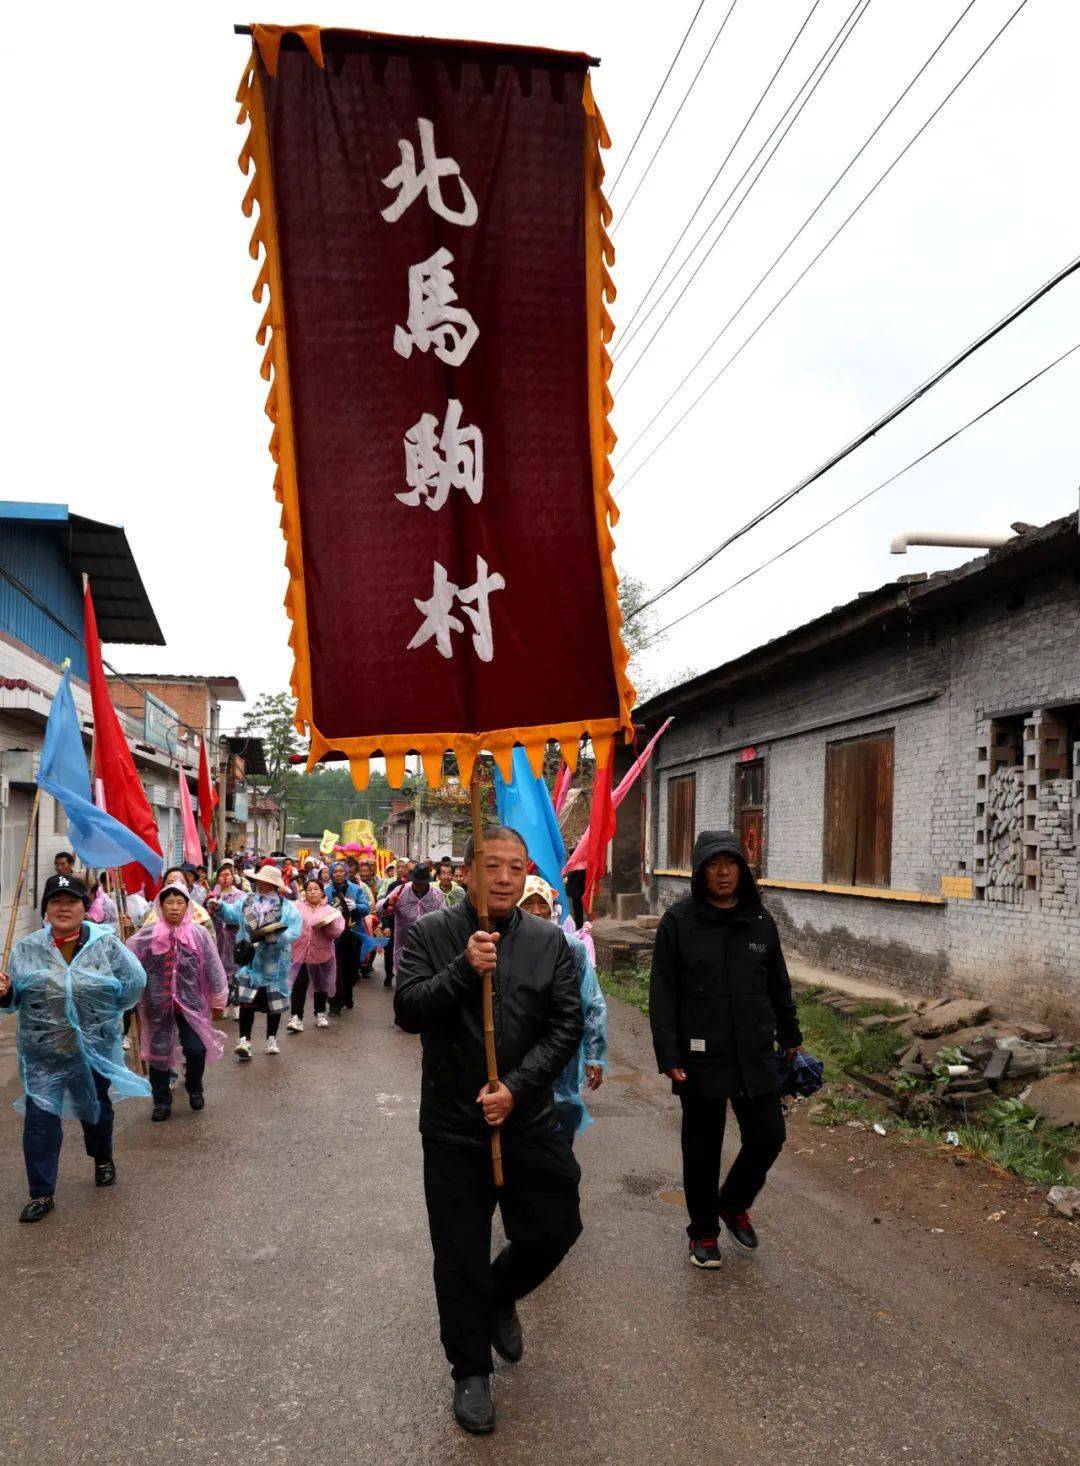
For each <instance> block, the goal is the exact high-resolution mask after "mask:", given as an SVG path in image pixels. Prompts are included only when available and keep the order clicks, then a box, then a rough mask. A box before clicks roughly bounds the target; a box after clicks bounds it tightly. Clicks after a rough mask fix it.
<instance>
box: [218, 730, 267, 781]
mask: <svg viewBox="0 0 1080 1466" xmlns="http://www.w3.org/2000/svg"><path fill="white" fill-rule="evenodd" d="M225 745H226V747H227V748H228V750H229V755H230V757H231V756H232V755H233V754H239V755H240V756H241V758H243V760H244V772H245V774H246V775H247V776H248V777H249V778H250V777H251V776H252V775H256V776H257V775H259V774H265V773H266V772H267V769H266V754H265V752H264V750H263V741H262V739H261V738H226V740H225Z"/></svg>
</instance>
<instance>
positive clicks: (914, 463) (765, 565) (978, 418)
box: [641, 341, 1080, 651]
mask: <svg viewBox="0 0 1080 1466" xmlns="http://www.w3.org/2000/svg"><path fill="white" fill-rule="evenodd" d="M1075 351H1080V341H1078V342H1077V343H1076V345H1075V346H1070V347H1069V349H1068V351H1063V352H1062V353H1061V355H1060V356H1056V357H1055V358H1054V360H1053V361H1049V362H1047V364H1046V365H1045V366H1044V367H1040V369H1039V370H1038V371H1037V372H1035V373H1034V374H1033V375H1032V376H1030V377H1028V378H1027V380H1026V381H1024V382H1021V383H1020V385H1019V386H1018V387H1013V389H1012V390H1011V391H1010V392H1006V393H1005V395H1004V396H1003V397H999V398H998V399H997V401H996V402H991V404H990V406H989V407H984V408H983V410H982V412H980V413H977V414H976V415H975V417H973V418H969V419H968V421H967V422H966V423H964V424H963V426H962V427H959V428H957V429H956V430H955V431H954V432H951V433H949V434H948V436H947V437H944V438H942V439H940V440H939V441H938V442H937V443H935V444H934V445H933V447H932V448H927V450H926V452H925V453H920V454H919V456H918V457H917V458H913V459H912V460H911V462H910V463H906V464H905V465H904V467H903V468H901V469H898V470H897V471H896V473H894V474H891V475H890V476H889V477H888V478H887V479H883V480H882V481H881V483H880V484H876V485H875V486H874V488H872V489H869V490H867V492H866V493H865V494H860V495H859V497H858V498H857V499H853V500H852V501H851V503H850V504H847V505H845V507H844V508H843V509H841V510H839V511H838V513H836V514H833V515H831V516H830V517H829V518H828V519H826V520H824V521H823V522H822V523H821V524H819V525H817V526H816V528H814V529H812V530H810V531H809V533H807V534H804V535H801V536H800V537H799V539H797V540H793V541H792V542H791V544H790V545H787V546H785V548H784V549H782V550H780V551H778V552H777V553H776V554H775V555H771V556H770V557H769V559H768V560H765V561H763V562H762V564H760V565H757V566H755V567H754V569H753V570H749V571H747V573H746V574H745V575H741V576H740V577H739V579H738V580H733V581H732V582H731V584H730V585H726V586H725V587H724V589H723V590H718V591H717V592H716V593H715V595H711V596H709V597H708V599H707V600H704V601H701V602H700V603H699V604H698V605H696V606H693V607H691V609H690V610H689V611H684V612H683V613H682V615H681V616H676V617H675V619H674V621H669V622H668V623H667V625H666V626H662V627H660V629H659V630H658V631H655V632H653V634H652V636H650V637H648V638H647V639H646V640H645V641H644V642H643V643H642V645H641V650H642V651H644V650H645V649H646V648H647V647H650V646H653V645H654V644H655V643H656V642H658V641H659V640H660V639H661V638H662V637H664V636H666V635H667V634H668V632H669V631H672V630H673V629H674V628H675V627H676V626H678V625H680V624H681V623H682V622H683V621H687V620H689V618H690V617H691V616H696V615H697V613H698V612H699V611H703V610H705V608H706V607H707V606H711V605H712V604H713V602H714V601H718V600H720V598H721V596H726V595H727V594H728V592H729V591H733V590H736V589H737V588H738V587H739V586H740V585H745V584H746V582H747V581H748V580H752V579H753V578H754V576H755V575H760V574H761V572H762V571H763V570H768V569H769V567H770V566H771V565H775V564H776V562H777V560H782V559H783V558H784V556H785V555H790V554H791V552H792V550H797V549H798V548H799V547H800V546H801V545H805V544H806V542H807V540H812V539H813V538H814V537H815V535H819V534H821V532H822V531H823V530H826V529H828V528H829V527H830V526H831V525H834V524H835V523H836V522H837V520H838V519H843V518H844V516H845V515H846V514H850V513H851V512H852V510H853V509H857V508H858V507H859V505H860V504H865V503H866V501H867V499H872V498H873V497H874V495H875V494H879V493H880V492H881V490H882V489H887V488H888V487H889V485H890V484H894V483H895V482H896V480H897V479H898V478H902V477H903V475H904V474H905V473H909V472H910V471H911V469H913V468H917V467H918V466H919V464H920V463H925V462H926V460H927V459H928V458H930V457H932V456H933V454H935V453H937V452H938V450H939V449H941V448H944V447H946V446H947V445H948V444H949V443H952V442H955V440H956V439H957V438H959V436H960V435H961V433H966V432H967V430H968V428H972V427H974V426H975V424H976V423H980V422H982V420H983V418H986V417H989V416H990V414H991V413H992V412H996V411H997V409H998V408H999V407H1001V406H1003V405H1004V404H1005V403H1006V402H1008V401H1010V400H1011V399H1012V398H1013V397H1016V396H1018V395H1019V393H1021V392H1022V391H1023V390H1024V388H1025V387H1030V386H1031V384H1032V383H1033V382H1037V381H1038V380H1039V378H1040V377H1045V376H1046V374H1047V372H1050V371H1053V369H1054V367H1056V366H1059V365H1060V364H1061V362H1063V361H1065V360H1066V359H1067V358H1068V357H1070V356H1072V354H1073V352H1075Z"/></svg>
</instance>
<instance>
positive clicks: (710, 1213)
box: [679, 1093, 785, 1239]
mask: <svg viewBox="0 0 1080 1466" xmlns="http://www.w3.org/2000/svg"><path fill="white" fill-rule="evenodd" d="M679 1097H680V1099H681V1100H682V1112H683V1113H682V1154H683V1192H684V1194H685V1196H686V1209H687V1211H688V1212H689V1214H690V1225H689V1226H688V1227H687V1229H686V1232H687V1235H688V1236H689V1237H692V1238H695V1239H696V1238H699V1237H715V1236H716V1235H717V1233H718V1231H719V1228H720V1213H721V1212H722V1211H726V1212H735V1213H738V1212H744V1211H749V1210H750V1208H751V1206H752V1205H753V1202H754V1197H755V1196H757V1194H758V1192H759V1191H760V1190H761V1188H762V1187H763V1186H764V1185H765V1177H766V1176H767V1175H768V1173H769V1167H770V1166H771V1165H772V1163H773V1161H775V1160H776V1157H777V1156H778V1155H779V1154H780V1151H781V1150H782V1149H783V1145H784V1139H785V1130H784V1112H783V1110H782V1109H781V1107H780V1095H779V1093H774V1094H763V1095H758V1096H757V1097H756V1098H754V1099H751V1098H750V1097H749V1095H745V1094H742V1095H737V1096H736V1097H735V1098H734V1099H732V1100H730V1101H729V1100H726V1099H701V1098H699V1097H697V1096H695V1095H690V1094H683V1095H680V1096H679ZM729 1103H730V1105H731V1108H732V1109H733V1110H734V1111H735V1118H736V1120H738V1122H739V1135H740V1137H741V1139H742V1146H741V1148H740V1150H739V1154H738V1155H737V1156H736V1157H735V1160H734V1161H733V1163H732V1166H731V1170H730V1171H729V1172H728V1173H727V1177H726V1178H725V1180H724V1184H723V1186H721V1185H720V1152H721V1149H722V1147H723V1144H724V1122H725V1120H726V1118H727V1107H728V1104H729Z"/></svg>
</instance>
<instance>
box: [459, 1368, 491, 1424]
mask: <svg viewBox="0 0 1080 1466" xmlns="http://www.w3.org/2000/svg"><path fill="white" fill-rule="evenodd" d="M454 1419H455V1420H456V1421H457V1423H458V1424H459V1425H460V1426H461V1427H462V1429H463V1430H467V1431H468V1432H469V1434H470V1435H489V1434H490V1433H491V1432H492V1431H493V1430H494V1429H495V1406H494V1404H493V1403H492V1399H491V1376H490V1375H489V1374H470V1375H466V1377H465V1378H464V1379H456V1380H455V1381H454Z"/></svg>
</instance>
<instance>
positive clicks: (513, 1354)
mask: <svg viewBox="0 0 1080 1466" xmlns="http://www.w3.org/2000/svg"><path fill="white" fill-rule="evenodd" d="M491 1342H492V1345H493V1347H494V1349H495V1352H496V1354H499V1355H501V1356H502V1358H503V1359H505V1360H506V1362H507V1364H517V1362H518V1360H519V1359H520V1358H521V1356H522V1355H523V1354H524V1353H525V1340H524V1339H523V1338H522V1337H521V1320H520V1319H519V1318H518V1316H517V1309H516V1308H515V1307H514V1305H513V1304H512V1303H511V1305H510V1307H509V1308H493V1309H492V1310H491Z"/></svg>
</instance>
